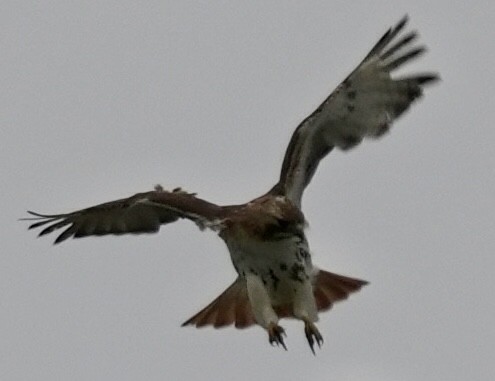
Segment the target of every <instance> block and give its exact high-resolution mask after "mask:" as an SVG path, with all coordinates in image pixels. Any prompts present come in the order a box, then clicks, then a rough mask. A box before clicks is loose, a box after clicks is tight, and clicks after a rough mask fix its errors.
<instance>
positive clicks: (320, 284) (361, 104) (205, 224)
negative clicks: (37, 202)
mask: <svg viewBox="0 0 495 381" xmlns="http://www.w3.org/2000/svg"><path fill="white" fill-rule="evenodd" d="M406 23H407V16H406V17H404V18H403V19H402V20H400V21H399V23H397V25H395V26H394V27H392V28H390V29H389V30H388V31H387V32H386V33H385V34H384V35H383V36H382V37H381V38H380V39H379V40H378V42H377V43H376V44H375V46H373V48H372V49H371V51H370V52H369V53H368V54H367V55H366V57H365V58H364V60H363V61H362V62H361V63H360V64H359V65H358V66H357V67H356V69H354V71H353V72H352V73H351V74H350V75H349V76H348V77H347V78H346V79H345V80H344V81H343V82H342V83H341V84H340V85H339V86H338V87H337V88H336V89H335V90H334V91H333V92H332V93H331V94H330V96H329V97H328V98H327V99H325V100H324V101H323V103H322V104H321V105H320V106H319V107H318V108H317V109H316V110H315V111H314V112H313V113H312V114H311V115H309V116H308V117H307V118H306V119H304V120H303V121H302V122H301V123H300V124H299V126H298V127H297V128H296V130H295V131H294V133H293V134H292V138H291V139H290V143H289V145H288V147H287V150H286V152H285V157H284V159H283V163H282V169H281V173H280V178H279V179H278V182H277V183H276V184H275V185H274V186H273V187H272V188H271V189H270V190H269V191H268V192H267V193H265V194H264V195H262V196H260V197H257V198H255V199H254V200H252V201H249V202H248V203H246V204H242V205H227V206H220V205H216V204H213V203H211V202H208V201H205V200H202V199H200V198H198V197H196V194H195V193H189V192H186V191H184V190H182V189H181V188H176V189H173V190H171V191H167V190H164V189H163V188H162V187H161V186H156V187H155V189H154V190H153V191H148V192H143V193H137V194H135V195H133V196H131V197H128V198H123V199H120V200H116V201H111V202H106V203H103V204H100V205H96V206H92V207H89V208H86V209H81V210H77V211H74V212H70V213H63V214H40V213H35V212H31V211H29V212H28V213H29V214H31V215H32V216H31V217H28V218H26V219H27V220H31V222H32V224H31V225H30V226H29V228H30V229H33V228H42V230H41V232H40V233H39V235H40V236H43V235H46V234H49V233H52V232H54V231H56V230H59V229H62V228H63V230H62V232H61V233H60V234H59V235H58V237H57V238H56V239H55V243H60V242H62V241H65V240H66V239H68V238H71V237H73V238H80V237H87V236H91V235H95V236H101V235H107V234H116V235H120V234H128V233H132V234H140V233H154V232H157V231H158V230H159V229H160V226H161V225H164V224H169V223H172V222H175V221H177V220H179V219H188V220H191V221H193V222H194V223H195V224H196V225H197V226H198V227H199V228H200V229H201V230H204V229H208V230H213V231H214V232H216V233H217V234H218V235H219V236H220V238H221V239H222V240H223V241H224V242H225V244H226V245H227V248H228V250H229V253H230V257H231V260H232V263H233V265H234V268H235V270H236V272H237V278H236V280H235V281H234V282H233V283H232V284H231V285H230V286H229V287H228V288H227V289H226V290H225V291H224V292H223V293H222V294H221V295H220V296H219V297H217V298H216V299H215V300H214V301H213V302H211V303H210V304H209V305H208V306H206V307H205V308H203V309H202V310H201V311H199V312H198V313H197V314H195V315H194V316H192V317H191V318H190V319H188V320H187V321H185V322H184V323H183V326H185V325H193V326H196V327H203V326H207V325H211V326H213V327H215V328H219V327H224V326H228V325H232V324H233V325H234V326H235V327H236V328H245V327H248V326H251V325H253V324H258V325H260V326H261V327H263V328H264V329H265V330H266V332H267V333H268V340H269V342H270V343H271V344H272V345H274V344H276V345H279V346H282V347H283V348H285V349H286V345H285V341H284V338H285V331H284V329H283V328H282V327H281V326H280V325H279V319H281V318H295V319H298V320H301V321H302V322H303V323H304V333H305V335H306V338H307V341H308V343H309V346H310V349H311V351H312V352H313V353H315V344H316V345H318V346H319V347H320V346H321V344H322V343H323V337H322V335H321V333H320V332H319V330H318V329H317V327H316V325H315V322H316V321H317V320H318V313H319V312H321V311H324V310H327V309H329V308H330V307H331V306H332V305H333V303H335V302H338V301H340V300H343V299H346V298H347V297H348V296H349V294H351V293H353V292H356V291H358V290H359V289H360V288H361V287H362V286H363V285H365V284H366V283H367V282H365V281H363V280H360V279H355V278H350V277H347V276H342V275H337V274H334V273H331V272H328V271H324V270H321V269H319V268H318V267H316V266H315V265H313V263H312V260H311V254H310V250H309V246H308V242H307V239H306V236H305V234H304V228H305V226H306V220H305V218H304V215H303V213H302V211H301V199H302V195H303V192H304V189H305V188H306V187H307V185H308V184H309V183H310V181H311V179H312V177H313V175H314V174H315V172H316V168H317V167H318V164H319V162H320V160H322V159H323V158H324V157H325V156H327V155H328V154H329V153H330V152H331V151H332V150H333V149H334V148H338V149H341V150H349V149H351V148H353V147H355V146H357V145H358V144H359V143H360V142H361V141H362V140H363V139H364V138H372V139H376V138H379V137H381V136H383V135H384V134H385V133H386V132H387V131H388V130H389V129H390V127H391V125H392V123H393V122H394V121H395V120H396V119H397V118H398V117H400V116H401V115H402V114H403V113H404V112H405V111H406V110H407V109H408V108H409V106H410V105H411V104H412V103H413V102H414V101H415V100H416V99H418V98H419V97H421V95H422V92H423V86H425V85H427V84H431V83H433V82H435V81H436V80H437V79H438V76H437V74H435V73H421V74H413V75H407V76H401V77H398V78H395V77H392V76H391V74H392V72H393V71H394V70H396V69H398V68H399V67H401V66H402V65H403V64H405V63H407V62H409V61H411V60H412V59H414V58H417V57H418V56H420V55H421V54H422V53H424V51H425V48H424V47H423V46H415V45H414V43H413V42H414V41H415V40H416V38H417V37H418V36H417V33H416V32H414V31H412V32H408V33H406V32H405V31H404V27H405V26H406Z"/></svg>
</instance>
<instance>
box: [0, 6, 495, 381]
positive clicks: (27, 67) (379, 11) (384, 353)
mask: <svg viewBox="0 0 495 381" xmlns="http://www.w3.org/2000/svg"><path fill="white" fill-rule="evenodd" d="M0 9H1V12H0V21H1V22H0V30H1V33H0V44H1V45H0V46H1V49H0V51H1V57H0V83H1V86H0V88H1V91H0V122H1V123H0V126H1V139H0V176H1V181H2V185H1V189H2V193H1V198H0V203H1V205H0V207H1V209H0V210H1V213H0V219H1V226H2V231H3V235H2V245H1V264H0V305H1V313H0V322H1V325H0V379H2V380H9V381H10V380H23V381H24V380H56V379H58V380H138V379H140V380H173V379H176V380H206V379H212V380H233V379H236V380H265V379H271V380H276V379H287V380H292V379H306V380H351V381H354V380H360V381H361V380H362V381H371V380H377V381H378V380H379V381H392V380H407V381H409V380H411V381H412V380H427V381H428V380H432V381H433V380H435V381H437V380H479V381H486V380H490V379H494V378H495V364H494V359H495V349H494V348H495V346H494V342H495V328H494V321H495V298H494V294H493V292H494V288H495V280H494V279H495V278H494V276H493V274H494V270H495V259H494V252H495V245H494V242H493V236H494V233H495V219H494V212H495V197H494V196H495V154H494V149H493V142H494V140H495V132H494V129H495V123H494V121H495V107H494V106H495V99H494V92H493V87H494V80H495V78H494V77H495V76H494V68H493V62H494V59H495V48H494V43H493V40H494V36H495V28H494V26H493V16H494V14H495V12H494V11H495V5H494V3H493V1H489V0H487V1H473V2H467V1H447V0H445V1H437V2H432V1H410V0H409V1H396V2H394V3H393V5H391V2H390V1H374V2H371V1H352V2H350V1H328V0H327V1H315V2H302V1H290V2H281V1H276V2H269V3H268V4H267V2H265V1H251V2H242V3H240V2H239V3H237V4H236V3H234V2H228V1H215V2H213V1H211V2H204V3H203V4H202V5H199V4H193V3H190V2H184V1H167V0H161V1H146V2H142V1H123V0H119V1H100V0H99V1H88V0H85V1H71V2H68V1H41V2H40V1H27V0H24V1H22V0H16V1H4V2H2V5H1V6H0ZM405 13H408V14H409V15H410V17H411V22H410V28H411V29H418V30H419V31H420V34H421V42H423V43H425V44H426V45H427V46H428V48H429V51H428V54H427V55H425V56H424V57H423V58H422V59H421V60H419V61H417V62H414V63H413V64H411V65H408V66H407V69H406V70H407V71H412V72H414V71H417V70H419V71H425V70H435V71H438V72H440V74H441V76H442V79H443V80H442V82H441V83H440V84H439V85H437V86H433V87H431V88H428V89H427V91H426V96H425V98H424V99H423V100H422V101H421V102H419V103H418V104H417V105H415V107H413V109H412V110H411V111H410V112H409V113H408V114H406V116H405V117H404V118H402V119H401V120H400V121H399V122H398V123H396V124H395V126H394V128H393V130H392V131H391V133H390V134H389V135H387V136H386V137H385V138H384V139H382V140H380V141H378V142H367V143H366V144H362V145H361V146H360V147H359V148H358V149H356V150H353V151H351V152H348V153H341V152H334V153H332V154H331V155H330V156H329V157H328V158H327V159H326V160H325V161H324V162H323V163H322V165H321V166H320V168H319V170H318V173H317V174H316V176H315V178H314V180H313V182H312V183H311V185H310V187H309V188H308V190H307V192H306V193H305V197H304V212H305V214H306V217H307V219H308V221H309V223H310V228H309V230H308V239H309V242H310V246H311V248H312V251H313V253H314V262H315V263H316V264H318V265H319V266H320V267H322V268H325V269H328V270H331V271H334V272H337V273H341V274H345V275H349V276H353V277H359V278H363V279H366V280H368V281H370V285H369V286H367V287H366V288H364V289H363V290H362V291H361V292H360V293H358V294H356V295H353V296H352V297H351V298H350V299H349V300H348V301H346V302H344V303H341V304H338V305H336V306H335V307H334V309H333V310H331V311H330V312H327V313H324V314H322V315H321V316H320V318H321V319H320V322H319V324H318V327H319V329H320V331H321V332H322V334H323V335H324V337H325V343H324V346H323V348H322V349H321V350H320V351H318V353H317V356H316V357H314V356H313V355H312V354H311V352H310V350H309V348H308V346H307V343H306V342H305V338H304V334H303V329H302V325H301V324H300V323H298V322H293V321H285V322H284V321H283V322H282V325H283V326H284V327H285V328H286V331H287V335H288V337H287V339H286V344H287V346H288V349H289V350H288V352H285V351H283V350H281V349H280V348H272V347H270V345H269V344H268V341H267V337H266V333H265V332H264V331H263V330H262V329H260V328H259V327H255V328H250V329H247V330H242V331H241V330H235V329H233V328H227V329H223V330H213V329H211V328H206V329H202V330H197V329H194V328H180V324H181V323H182V322H183V321H184V320H185V319H187V318H189V317H190V316H191V315H192V314H194V313H196V312H197V311H198V310H199V309H200V308H202V307H204V306H205V305H206V304H207V303H209V302H210V301H211V300H212V299H213V298H215V297H216V296H217V295H218V294H220V292H222V291H223V290H224V289H225V288H226V287H227V286H228V285H229V284H230V282H232V280H233V279H234V277H235V272H234V270H233V268H232V265H231V263H230V258H229V256H228V253H227V249H226V247H224V244H223V242H222V241H221V240H220V239H219V238H218V237H216V236H215V235H214V234H213V233H200V232H198V231H197V229H196V227H195V226H194V225H193V224H191V223H189V222H180V223H176V224H173V225H170V226H167V227H165V228H163V229H162V231H161V232H160V234H156V235H146V236H139V237H136V236H131V237H117V238H115V237H105V238H88V239H84V240H72V241H68V242H65V243H64V244H62V245H59V246H52V244H51V242H52V240H53V238H55V237H47V238H44V239H36V238H35V233H34V232H28V231H26V226H27V224H26V223H23V222H18V221H17V219H18V218H19V217H22V216H25V211H26V210H27V209H32V210H35V211H39V212H45V213H57V212H65V211H71V210H73V209H76V208H81V207H86V206H91V205H93V204H95V203H100V202H104V201H110V200H113V199H116V198H120V197H126V196H130V195H132V194H134V193H136V192H139V191H146V190H150V189H151V188H152V186H153V185H154V184H156V183H161V184H162V185H163V186H164V187H166V188H173V187H176V186H183V187H185V188H186V189H187V190H189V191H195V192H198V193H199V195H200V196H201V197H203V198H206V199H208V200H211V201H213V202H218V203H238V202H245V201H248V200H249V199H252V198H254V197H256V196H258V195H260V194H261V193H262V192H265V191H266V190H267V189H268V188H269V187H271V186H272V185H273V184H274V182H275V181H276V179H277V176H278V173H279V169H280V165H281V161H282V158H283V153H284V150H285V147H286V145H287V143H288V141H289V138H290V134H291V133H292V131H293V129H294V128H295V127H296V126H297V124H298V123H299V122H300V121H301V120H302V119H303V118H304V117H305V116H306V115H307V114H309V113H310V112H311V111H312V110H313V109H314V108H315V107H316V106H317V105H318V104H319V103H320V102H321V101H322V100H323V99H324V98H325V97H326V96H327V95H328V94H329V93H330V92H331V91H332V90H333V89H334V88H335V86H336V85H338V83H339V82H340V81H341V80H342V79H343V78H344V77H345V76H346V75H347V74H348V73H349V72H350V70H352V69H353V68H354V66H355V65H356V64H357V63H358V62H359V61H360V60H361V59H362V58H363V56H364V55H365V54H366V53H367V51H368V49H369V48H371V46H372V45H373V44H374V43H375V42H376V40H377V39H378V38H379V37H380V36H381V34H382V33H383V32H384V31H385V30H386V29H387V28H388V27H389V26H390V25H392V24H394V23H396V22H397V21H398V20H399V19H400V18H401V17H402V16H403V15H404V14H405Z"/></svg>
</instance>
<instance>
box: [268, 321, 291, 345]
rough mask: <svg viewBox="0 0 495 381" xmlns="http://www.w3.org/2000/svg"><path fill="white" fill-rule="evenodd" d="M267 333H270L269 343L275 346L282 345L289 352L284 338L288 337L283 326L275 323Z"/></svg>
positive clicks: (269, 327) (271, 324)
mask: <svg viewBox="0 0 495 381" xmlns="http://www.w3.org/2000/svg"><path fill="white" fill-rule="evenodd" d="M267 331H268V341H269V342H270V344H271V345H273V344H277V345H281V346H282V347H283V348H284V349H285V350H287V347H286V346H285V343H284V338H283V336H286V335H285V331H284V329H283V328H282V327H281V326H279V325H277V324H275V323H270V325H269V326H268V329H267Z"/></svg>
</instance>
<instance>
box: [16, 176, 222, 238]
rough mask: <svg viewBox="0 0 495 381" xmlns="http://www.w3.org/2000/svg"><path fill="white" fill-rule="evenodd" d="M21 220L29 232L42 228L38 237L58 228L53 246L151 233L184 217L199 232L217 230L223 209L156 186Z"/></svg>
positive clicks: (182, 193)
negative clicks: (92, 237) (27, 222)
mask: <svg viewBox="0 0 495 381" xmlns="http://www.w3.org/2000/svg"><path fill="white" fill-rule="evenodd" d="M28 213H29V214H31V215H32V216H34V217H29V218H23V220H30V221H33V223H32V224H31V225H30V226H29V229H35V228H43V229H42V230H41V232H40V233H39V236H43V235H45V234H49V233H52V232H53V231H55V230H58V229H62V228H64V230H63V231H62V233H61V234H59V236H58V237H57V238H56V239H55V243H60V242H62V241H65V240H66V239H67V238H70V237H74V238H80V237H87V236H90V235H96V236H99V235H107V234H115V235H119V234H127V233H133V234H139V233H154V232H157V231H158V230H159V229H160V225H162V224H168V223H171V222H175V221H177V220H178V219H179V218H187V219H189V220H192V221H194V222H195V223H196V224H197V225H198V226H199V227H200V228H201V229H204V228H212V229H216V228H218V227H220V225H221V223H222V218H223V215H224V208H223V207H221V206H218V205H215V204H212V203H210V202H207V201H204V200H201V199H199V198H197V197H196V196H195V194H192V193H187V192H184V191H183V190H181V189H180V188H177V189H175V190H173V191H171V192H168V191H164V190H163V189H162V188H161V187H159V186H157V187H156V188H155V190H154V191H151V192H144V193H137V194H135V195H134V196H131V197H129V198H123V199H120V200H116V201H111V202H107V203H104V204H100V205H96V206H92V207H90V208H86V209H81V210H77V211H75V212H71V213H65V214H40V213H35V212H31V211H29V212H28Z"/></svg>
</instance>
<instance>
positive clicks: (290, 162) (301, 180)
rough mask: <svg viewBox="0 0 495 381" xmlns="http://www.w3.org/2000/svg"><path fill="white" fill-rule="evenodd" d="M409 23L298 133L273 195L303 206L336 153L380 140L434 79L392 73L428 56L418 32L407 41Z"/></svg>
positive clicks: (393, 33) (380, 44) (373, 51)
mask: <svg viewBox="0 0 495 381" xmlns="http://www.w3.org/2000/svg"><path fill="white" fill-rule="evenodd" d="M406 23H407V16H406V17H404V18H403V19H402V20H401V21H400V22H399V23H398V24H397V25H396V26H395V27H393V28H390V29H389V30H388V31H387V32H386V33H385V34H384V35H383V37H382V38H381V39H380V40H379V41H378V42H377V43H376V44H375V46H374V47H373V48H372V49H371V51H370V52H369V53H368V55H367V56H366V57H365V58H364V60H363V61H362V62H361V63H360V64H359V65H358V67H357V68H356V69H355V70H354V71H353V72H352V73H351V74H350V75H349V76H348V77H347V78H346V79H345V80H344V81H343V82H342V83H341V84H340V85H339V86H338V87H337V88H336V89H335V90H334V91H333V93H332V94H330V96H329V97H328V98H327V99H326V100H325V101H324V102H323V103H322V104H321V105H320V106H319V107H318V108H317V109H316V111H314V112H313V113H312V114H311V115H309V116H308V117H307V118H306V119H305V120H304V121H303V122H302V123H301V124H300V125H299V126H298V127H297V129H296V130H295V131H294V134H293V135H292V138H291V140H290V143H289V146H288V147H287V151H286V153H285V157H284V161H283V165H282V171H281V175H280V180H279V182H278V183H277V184H276V185H275V186H274V187H273V188H272V190H271V191H270V193H271V194H277V195H285V196H286V197H287V198H289V199H290V200H291V201H292V202H293V203H294V204H295V205H297V206H299V207H300V206H301V198H302V193H303V191H304V189H305V188H306V186H307V185H308V184H309V182H310V181H311V178H312V177H313V175H314V173H315V171H316V168H317V166H318V164H319V162H320V160H321V159H323V158H324V157H325V156H326V155H327V154H328V153H329V152H330V151H331V150H332V149H333V148H334V147H338V148H340V149H343V150H347V149H349V148H352V147H354V146H356V145H357V144H359V143H360V142H361V141H362V140H363V138H368V137H370V138H378V137H380V136H382V135H383V134H384V133H386V132H387V131H388V129H389V128H390V126H391V124H392V123H393V122H394V120H395V119H396V118H398V117H399V116H400V115H402V113H403V112H404V111H406V110H407V109H408V108H409V106H410V105H411V103H412V102H413V101H414V100H415V99H417V98H419V97H420V96H421V94H422V90H423V86H424V85H426V84H428V83H432V82H434V81H435V80H437V79H438V76H437V75H436V74H434V73H425V74H415V75H411V76H405V77H401V78H395V79H394V78H392V77H391V73H392V72H393V71H394V70H395V69H397V68H399V67H401V66H402V65H403V64H405V63H406V62H409V61H410V60H412V59H413V58H416V57H418V56H419V55H421V54H422V53H424V51H425V48H424V47H423V46H419V47H417V46H414V45H413V44H412V43H413V41H414V40H415V39H416V38H417V33H416V32H414V31H413V32H409V33H405V34H402V35H401V32H402V31H403V29H404V26H405V25H406Z"/></svg>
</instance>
